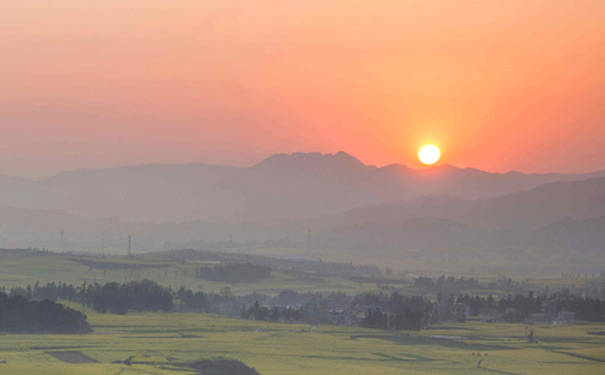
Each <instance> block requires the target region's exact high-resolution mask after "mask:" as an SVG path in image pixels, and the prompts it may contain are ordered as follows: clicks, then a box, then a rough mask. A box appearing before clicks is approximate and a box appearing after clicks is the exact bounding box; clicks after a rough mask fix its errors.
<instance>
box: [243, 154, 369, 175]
mask: <svg viewBox="0 0 605 375" xmlns="http://www.w3.org/2000/svg"><path fill="white" fill-rule="evenodd" d="M253 168H258V169H264V168H271V169H275V168H278V169H291V170H298V171H305V172H320V173H326V172H331V173H334V174H335V175H338V174H343V173H345V174H346V173H349V172H355V171H362V170H367V169H375V168H376V167H374V166H368V165H365V164H364V163H362V162H361V161H360V160H359V159H357V158H356V157H355V156H353V155H350V154H348V153H346V152H344V151H338V152H337V153H335V154H329V153H328V154H322V153H320V152H295V153H292V154H274V155H271V156H269V157H268V158H267V159H265V160H263V161H261V162H260V163H258V164H256V165H255V166H254V167H253Z"/></svg>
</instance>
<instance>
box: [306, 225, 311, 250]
mask: <svg viewBox="0 0 605 375" xmlns="http://www.w3.org/2000/svg"><path fill="white" fill-rule="evenodd" d="M307 249H308V250H311V229H309V230H308V231H307Z"/></svg>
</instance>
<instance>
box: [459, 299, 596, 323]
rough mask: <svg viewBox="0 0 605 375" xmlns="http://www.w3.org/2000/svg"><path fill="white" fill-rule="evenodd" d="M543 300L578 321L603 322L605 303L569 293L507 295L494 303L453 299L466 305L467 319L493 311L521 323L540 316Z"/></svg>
mask: <svg viewBox="0 0 605 375" xmlns="http://www.w3.org/2000/svg"><path fill="white" fill-rule="evenodd" d="M545 301H554V302H556V303H557V311H562V310H566V311H573V312H574V313H575V316H576V319H578V320H586V321H589V322H603V321H605V300H601V299H598V298H591V297H579V296H574V295H570V294H569V293H554V294H551V295H550V296H533V295H531V294H530V295H522V294H518V295H516V296H513V295H508V296H506V297H503V298H501V299H500V300H498V301H496V299H495V298H494V297H493V296H488V297H479V296H469V295H467V294H464V295H460V296H458V298H457V299H456V302H461V303H465V304H467V305H469V306H470V308H471V312H470V314H471V316H477V315H479V314H480V313H481V311H482V310H495V311H497V312H498V313H499V314H500V315H501V316H502V317H503V318H504V319H505V320H507V321H509V322H521V321H524V320H525V319H527V318H529V317H530V316H531V314H538V313H541V312H542V304H543V302H545ZM507 311H508V312H507Z"/></svg>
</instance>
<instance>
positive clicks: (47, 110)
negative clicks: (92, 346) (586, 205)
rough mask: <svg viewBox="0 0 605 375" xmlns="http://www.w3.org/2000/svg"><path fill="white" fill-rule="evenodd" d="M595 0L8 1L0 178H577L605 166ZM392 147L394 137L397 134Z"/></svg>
mask: <svg viewBox="0 0 605 375" xmlns="http://www.w3.org/2000/svg"><path fill="white" fill-rule="evenodd" d="M604 17H605V2H604V1H572V0H560V1H500V2H495V1H479V2H468V1H451V2H450V1H437V0H427V1H402V0H388V1H382V2H380V5H377V4H376V3H375V2H373V1H367V0H352V1H350V2H330V3H329V4H326V2H324V1H315V0H312V1H298V0H295V1H285V2H275V1H267V0H261V1H254V2H247V1H241V0H233V1H215V2H206V1H201V2H200V1H193V0H176V1H169V2H166V1H159V0H145V1H143V0H133V1H129V2H127V3H124V2H123V1H114V0H112V1H101V2H94V3H90V2H81V1H73V0H56V1H52V2H45V1H33V2H19V1H5V2H2V3H1V4H0V44H1V45H2V48H3V52H2V59H1V61H0V87H2V90H0V103H1V105H0V119H1V120H0V121H1V123H0V128H1V130H2V136H1V137H0V174H9V175H20V176H31V177H41V176H47V175H50V174H52V173H54V172H56V171H59V170H65V169H76V168H94V167H111V166H117V165H123V164H138V163H149V162H154V163H164V162H174V163H191V162H204V163H219V164H227V165H236V166H248V165H251V164H254V163H256V162H258V161H260V160H262V159H264V158H265V157H267V156H269V155H271V154H273V153H275V152H297V151H318V152H323V153H333V152H337V151H339V150H344V151H346V152H348V153H351V154H353V155H355V156H357V157H358V158H359V159H360V160H362V161H363V162H365V163H367V164H375V165H378V166H384V165H388V164H391V163H401V164H406V165H409V166H411V167H419V166H421V164H420V162H419V161H418V159H417V156H416V151H417V148H418V145H419V144H420V143H421V142H423V141H424V140H425V139H432V140H434V141H433V142H435V143H437V144H439V145H440V146H442V147H443V148H447V150H448V163H451V164H452V165H456V166H460V167H468V166H470V167H476V168H479V169H483V170H488V171H508V170H521V171H529V172H533V171H535V172H555V171H558V172H581V171H591V170H596V169H599V168H602V166H603V163H604V162H605V148H603V147H601V145H602V143H603V141H604V140H605V126H603V124H604V122H605V112H604V111H603V98H604V97H605V70H604V69H602V67H603V66H605V48H603V47H602V46H603V45H605V23H604V22H602V20H603V18H604ZM402 140H404V141H402Z"/></svg>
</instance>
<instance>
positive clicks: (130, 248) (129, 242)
mask: <svg viewBox="0 0 605 375" xmlns="http://www.w3.org/2000/svg"><path fill="white" fill-rule="evenodd" d="M128 257H129V258H130V257H132V237H131V236H128Z"/></svg>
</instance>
